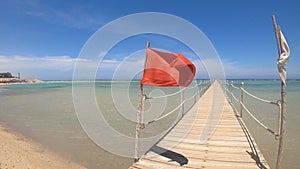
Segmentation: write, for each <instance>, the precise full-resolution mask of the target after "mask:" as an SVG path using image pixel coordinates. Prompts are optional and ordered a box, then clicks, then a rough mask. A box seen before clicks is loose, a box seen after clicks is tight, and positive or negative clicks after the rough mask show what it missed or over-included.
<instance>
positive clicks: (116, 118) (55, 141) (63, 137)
mask: <svg viewBox="0 0 300 169" xmlns="http://www.w3.org/2000/svg"><path fill="white" fill-rule="evenodd" d="M240 82H241V81H237V80H236V81H234V84H235V85H237V86H238V85H239V84H240ZM128 84H129V85H128ZM75 85H77V86H79V87H80V88H82V89H84V88H85V87H87V86H89V85H95V98H96V99H95V100H96V102H97V105H98V107H99V109H100V110H101V111H102V113H103V116H104V117H105V119H106V121H107V122H108V123H109V124H110V125H111V126H112V127H113V128H114V129H115V130H116V131H117V132H119V133H121V134H123V135H126V136H128V137H134V136H135V123H134V122H132V121H130V120H128V119H127V118H129V119H130V118H135V113H136V112H130V111H129V112H128V114H126V113H127V112H125V116H127V117H124V114H122V113H120V112H118V109H117V107H120V108H122V110H130V108H128V106H129V105H128V104H127V103H126V102H120V101H118V99H116V100H117V101H116V100H114V98H113V97H112V87H111V86H112V83H111V82H110V81H98V82H96V83H93V82H77V83H75ZM126 85H128V87H127V86H126ZM113 86H114V89H113V90H117V91H118V95H117V97H118V98H123V97H125V98H127V99H128V100H129V103H130V104H131V106H132V107H135V108H136V107H137V92H138V87H139V83H138V82H131V83H127V82H121V81H120V82H116V83H114V85H113ZM191 86H193V84H192V85H191ZM245 89H246V90H248V91H249V92H251V93H253V94H255V95H257V96H259V97H262V98H265V99H268V100H272V101H277V100H279V99H280V82H279V81H245ZM178 90H180V89H179V88H153V87H145V93H146V94H147V95H152V96H155V95H163V94H169V93H173V92H176V91H178ZM193 93H195V91H194V90H192V89H190V90H187V91H186V92H185V97H186V98H187V97H189V96H191V95H193ZM235 94H236V95H237V96H238V97H239V95H240V92H239V91H235ZM181 97H182V96H181V95H180V94H178V95H175V96H172V97H170V98H168V100H166V102H165V104H164V105H165V106H166V107H165V108H164V109H163V110H162V112H161V113H160V114H155V113H151V112H152V111H153V112H157V111H158V110H160V109H161V107H159V106H154V108H152V109H151V106H152V107H153V105H156V104H162V101H160V102H159V103H155V102H146V103H145V111H146V112H147V111H149V112H150V113H148V114H147V115H146V117H145V118H146V119H153V118H156V117H158V116H159V115H161V114H164V113H166V112H168V111H170V110H172V109H173V108H175V107H176V106H177V105H178V104H179V103H180V102H181ZM287 98H288V110H287V133H286V139H285V148H284V159H283V162H284V168H289V169H290V168H291V169H296V168H298V166H299V165H300V162H299V160H298V154H299V153H298V151H300V134H299V132H298V129H299V122H300V113H299V108H300V107H299V104H298V103H299V99H300V81H288V83H287ZM83 99H84V98H83ZM82 101H83V102H84V101H85V100H82ZM194 102H195V99H191V100H190V101H189V102H187V103H186V104H185V105H184V107H185V109H186V110H188V108H189V107H191V106H192V105H193V103H194ZM245 102H246V106H247V107H249V110H251V111H253V112H254V114H255V115H256V116H257V118H258V119H262V121H263V122H264V123H265V124H266V125H268V126H270V127H271V128H273V129H274V130H276V129H277V116H278V113H277V112H278V111H277V109H276V107H275V106H272V105H268V104H264V103H260V102H258V101H256V100H254V99H251V98H250V97H247V96H245ZM116 104H117V105H116ZM237 106H238V105H237ZM87 110H88V108H87ZM180 111H181V110H178V111H177V112H176V113H175V114H174V115H172V116H169V117H168V118H166V119H164V120H162V121H159V122H157V123H155V124H153V125H149V127H147V128H146V129H145V130H144V131H143V133H142V137H151V136H155V135H157V134H159V133H161V132H163V131H165V130H167V129H168V128H169V127H170V126H171V125H172V124H173V122H174V121H175V120H176V118H177V117H178V114H179V113H180ZM243 116H244V121H245V122H246V124H247V127H248V128H249V130H250V131H251V134H252V135H253V136H254V138H255V141H256V142H257V144H258V147H259V149H260V150H261V151H262V153H263V154H264V156H265V158H266V159H267V160H268V161H269V163H270V165H271V167H272V168H274V166H275V162H276V153H277V141H276V140H275V139H274V136H272V135H271V134H270V133H268V132H266V131H265V130H264V129H263V128H261V127H260V126H258V125H257V123H256V122H255V121H253V120H252V119H251V117H249V115H247V114H246V113H245V112H244V113H243ZM0 124H2V125H5V126H7V127H9V128H11V129H13V130H15V131H17V132H19V133H21V134H23V135H24V136H25V137H27V138H29V139H32V140H34V141H36V142H38V143H40V144H42V145H43V146H44V147H46V148H48V149H50V150H51V151H54V152H56V153H58V154H60V155H61V156H63V157H65V158H67V159H70V160H72V161H75V162H77V163H80V164H82V165H84V166H86V167H88V168H105V169H106V168H108V169H113V168H118V169H119V168H128V166H130V165H131V164H132V162H133V159H132V158H126V157H120V156H118V155H114V154H112V153H109V152H108V151H106V150H103V149H102V148H100V147H99V146H97V145H96V144H95V143H94V142H93V141H92V140H91V139H89V138H88V137H87V135H86V134H85V133H84V131H83V130H82V128H81V126H80V124H79V121H78V119H77V116H76V112H75V109H74V103H73V98H72V82H68V81H65V82H62V81H57V82H53V81H51V82H47V83H43V84H26V85H25V84H24V85H10V86H1V87H0ZM103 137H105V136H103ZM107 141H108V142H109V141H110V140H107ZM115 146H116V147H117V148H118V146H119V147H120V149H121V148H124V147H122V143H121V140H120V143H119V144H115ZM126 151H131V150H126Z"/></svg>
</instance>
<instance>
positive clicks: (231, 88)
mask: <svg viewBox="0 0 300 169" xmlns="http://www.w3.org/2000/svg"><path fill="white" fill-rule="evenodd" d="M232 85H233V81H231V86H230V101H231V103H232V104H233V102H232V91H233V87H232Z"/></svg>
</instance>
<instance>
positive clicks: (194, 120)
mask: <svg viewBox="0 0 300 169" xmlns="http://www.w3.org/2000/svg"><path fill="white" fill-rule="evenodd" d="M179 168H199V169H200V168H211V169H227V168H228V169H233V168H236V169H243V168H246V169H250V168H270V167H269V165H268V163H267V161H266V160H265V159H264V157H263V155H262V154H261V152H260V151H259V149H258V147H257V145H256V143H255V142H254V140H253V138H252V136H251V134H250V133H249V132H248V129H247V127H246V126H245V124H244V122H243V121H242V119H240V118H239V117H237V116H236V115H235V113H234V111H233V109H232V107H231V105H230V103H229V102H228V100H227V99H226V98H225V96H224V91H223V89H222V87H221V85H220V84H219V83H218V82H214V83H213V84H212V85H211V87H210V88H209V89H208V90H207V91H206V92H205V93H204V95H203V96H202V97H201V98H200V99H199V101H198V102H197V103H196V104H195V105H194V107H193V108H192V109H191V110H190V111H189V112H188V113H187V114H186V115H185V116H184V117H183V118H182V119H181V120H180V121H179V122H178V123H177V125H176V126H175V127H174V128H173V129H172V130H171V131H170V132H169V133H168V134H167V135H166V136H165V137H163V138H162V139H161V140H160V141H159V142H158V143H157V144H155V145H154V146H153V147H152V148H151V149H150V150H149V151H148V152H147V153H146V154H145V155H143V156H142V157H141V158H140V159H139V161H138V162H136V163H134V164H133V165H132V166H131V167H130V169H179Z"/></svg>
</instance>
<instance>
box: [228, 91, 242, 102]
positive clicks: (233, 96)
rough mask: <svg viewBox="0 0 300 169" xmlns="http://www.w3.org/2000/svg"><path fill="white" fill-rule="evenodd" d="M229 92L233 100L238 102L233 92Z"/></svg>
mask: <svg viewBox="0 0 300 169" xmlns="http://www.w3.org/2000/svg"><path fill="white" fill-rule="evenodd" d="M230 94H231V96H232V98H233V99H234V100H235V101H237V102H240V101H239V99H237V98H236V97H235V95H234V94H233V93H230Z"/></svg>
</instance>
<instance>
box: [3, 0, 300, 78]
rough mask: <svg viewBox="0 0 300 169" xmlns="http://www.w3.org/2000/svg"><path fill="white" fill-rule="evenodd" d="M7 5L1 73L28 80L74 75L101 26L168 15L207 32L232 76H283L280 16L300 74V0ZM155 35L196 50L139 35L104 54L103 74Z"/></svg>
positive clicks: (12, 1)
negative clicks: (279, 62) (277, 28)
mask: <svg viewBox="0 0 300 169" xmlns="http://www.w3.org/2000/svg"><path fill="white" fill-rule="evenodd" d="M0 2H1V6H0V72H6V71H9V72H12V73H13V74H15V75H16V74H17V73H18V72H20V73H21V75H22V76H23V77H27V78H34V77H36V78H40V79H44V80H55V79H57V80H58V79H60V80H70V79H72V74H73V68H74V64H75V62H76V58H77V57H78V55H79V53H80V51H81V49H82V47H83V46H84V44H85V43H86V41H87V40H88V39H89V38H90V37H91V36H92V35H93V34H94V33H95V32H96V31H97V30H98V29H99V28H101V27H102V26H104V25H105V24H107V23H109V22H111V21H113V20H115V19H118V18H120V17H123V16H126V15H129V14H134V13H138V12H162V13H169V14H172V15H176V16H178V17H181V18H183V19H185V20H187V21H189V22H191V23H192V24H194V25H195V26H197V27H198V28H199V29H200V30H202V31H203V33H205V34H206V36H207V37H208V38H209V39H210V41H211V42H212V44H213V45H214V47H215V49H216V51H217V52H218V54H219V57H220V58H221V60H222V62H223V64H224V68H225V73H226V76H227V78H270V79H274V78H279V76H278V74H277V67H276V59H277V56H278V54H277V48H276V41H275V35H274V31H273V25H272V20H271V16H272V15H273V14H275V15H276V18H277V22H278V24H279V25H280V26H281V28H282V30H283V33H284V35H285V37H286V39H287V41H288V43H289V46H290V48H291V58H290V61H289V63H288V66H287V70H288V78H300V56H299V55H300V32H299V30H300V21H299V18H300V12H299V7H300V1H297V0H288V1H279V0H264V1H261V0H247V1H246V0H243V1H241V0H226V1H224V0H209V1H208V0H207V1H204V0H190V1H183V0H182V1H179V0H172V1H169V0H166V1H161V0H160V1H158V0H152V1H141V0H130V1H116V0H110V1H91V0H74V1H71V0H69V1H63V0H51V1H46V0H23V1H22V0H0ZM148 40H150V41H152V44H153V46H154V47H156V48H161V49H165V48H166V50H171V51H174V52H183V53H184V52H187V51H188V49H187V48H186V47H185V46H184V45H183V44H181V43H179V42H176V41H175V40H174V39H171V38H166V37H161V36H156V35H141V36H139V37H133V38H131V39H128V40H127V41H124V42H123V43H120V44H119V45H117V46H116V47H115V48H113V49H114V50H112V51H111V52H110V53H109V54H108V55H107V56H106V57H105V58H104V61H103V64H102V66H100V68H99V70H98V75H97V78H110V77H111V76H112V74H113V72H114V70H113V69H114V68H116V67H117V66H118V64H119V63H120V61H122V60H123V59H124V58H126V56H127V55H130V54H132V52H135V51H138V50H142V49H144V48H145V44H146V42H147V41H148ZM165 43H168V44H173V48H167V47H165V46H164V44H165ZM187 57H189V58H190V59H193V56H187ZM203 62H205V61H203ZM135 64H139V62H136V63H135ZM130 66H132V65H130ZM130 66H128V67H130ZM199 69H200V68H199ZM201 71H202V69H201ZM199 76H200V77H205V76H206V75H205V74H199Z"/></svg>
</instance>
